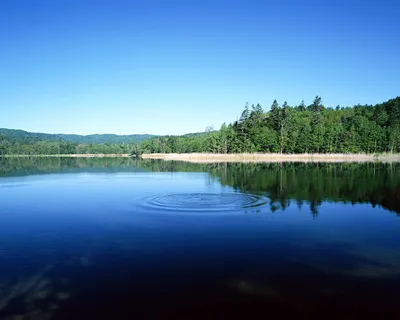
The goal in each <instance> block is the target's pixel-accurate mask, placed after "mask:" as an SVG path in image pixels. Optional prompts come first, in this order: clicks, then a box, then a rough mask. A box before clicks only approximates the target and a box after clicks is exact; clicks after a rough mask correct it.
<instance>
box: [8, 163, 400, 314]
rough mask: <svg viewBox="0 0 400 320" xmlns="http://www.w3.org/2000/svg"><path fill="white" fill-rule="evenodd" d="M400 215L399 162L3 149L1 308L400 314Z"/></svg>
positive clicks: (29, 310)
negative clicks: (196, 158)
mask: <svg viewBox="0 0 400 320" xmlns="http://www.w3.org/2000/svg"><path fill="white" fill-rule="evenodd" d="M399 215H400V165H399V164H393V165H384V164H374V163H370V164H282V165H281V164H258V165H256V164H228V165H226V164H219V165H216V164H215V165H198V164H185V163H179V162H159V161H140V162H139V161H135V160H131V159H65V158H64V159H55V158H52V159H8V160H7V159H1V158H0V318H1V319H50V318H52V319H53V318H54V319H90V318H105V319H127V318H132V319H133V318H135V319H147V318H151V319H153V318H154V319H176V318H182V319H193V318H202V319H210V318H211V319H213V318H218V319H228V318H238V317H243V318H244V317H251V316H254V315H259V318H261V317H262V318H263V319H265V318H267V317H276V316H287V315H306V316H309V317H319V318H321V317H323V318H329V317H335V318H337V317H348V316H349V315H351V316H355V317H360V316H371V315H375V316H377V317H379V318H381V319H382V318H397V319H398V318H399V316H400V308H399V301H400V300H399V299H400V217H399ZM16 316H20V317H19V318H17V317H16Z"/></svg>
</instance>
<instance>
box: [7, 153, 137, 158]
mask: <svg viewBox="0 0 400 320" xmlns="http://www.w3.org/2000/svg"><path fill="white" fill-rule="evenodd" d="M0 157H4V158H30V157H37V158H49V157H52V158H60V157H61V158H116V157H122V158H129V157H132V155H130V154H103V153H98V154H29V155H27V154H7V155H0Z"/></svg>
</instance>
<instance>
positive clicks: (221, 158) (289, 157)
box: [142, 153, 400, 163]
mask: <svg viewBox="0 0 400 320" xmlns="http://www.w3.org/2000/svg"><path fill="white" fill-rule="evenodd" d="M142 158H143V159H161V160H176V161H188V162H198V163H211V162H367V161H384V162H400V154H391V153H385V154H376V155H375V154H333V153H332V154H280V153H265V154H259V153H240V154H213V153H151V154H143V155H142Z"/></svg>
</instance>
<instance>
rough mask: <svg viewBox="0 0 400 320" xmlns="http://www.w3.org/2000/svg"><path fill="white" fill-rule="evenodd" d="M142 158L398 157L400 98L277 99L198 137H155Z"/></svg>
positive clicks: (248, 108) (142, 148)
mask: <svg viewBox="0 0 400 320" xmlns="http://www.w3.org/2000/svg"><path fill="white" fill-rule="evenodd" d="M139 151H140V153H186V152H212V153H241V152H246V153H247V152H249V153H250V152H260V153H264V152H281V153H380V152H400V97H397V98H395V99H391V100H389V101H387V102H385V103H382V104H377V105H375V106H372V105H357V106H354V107H345V108H343V107H342V108H341V107H339V106H337V107H336V108H326V107H325V106H324V105H323V104H322V99H321V97H318V96H317V97H315V99H314V101H313V103H312V104H311V105H308V106H306V105H305V104H304V102H302V103H300V104H299V105H297V106H289V105H288V104H287V103H286V102H284V103H283V104H282V105H279V104H278V102H277V101H276V100H275V101H274V102H273V103H272V105H271V108H270V110H269V111H267V112H265V111H264V110H263V108H262V107H261V106H260V105H259V104H257V105H252V106H249V105H248V104H246V106H245V108H244V110H243V112H242V114H241V115H240V118H239V119H238V120H237V121H235V122H234V123H231V124H229V125H226V124H223V125H222V126H221V129H220V130H219V131H214V132H209V133H208V134H205V135H200V136H187V137H184V136H181V137H177V136H169V137H157V138H153V139H150V140H146V141H143V142H142V143H141V144H140V150H139Z"/></svg>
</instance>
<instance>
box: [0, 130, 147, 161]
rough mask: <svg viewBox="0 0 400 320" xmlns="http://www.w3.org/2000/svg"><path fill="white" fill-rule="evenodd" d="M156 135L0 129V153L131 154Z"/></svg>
mask: <svg viewBox="0 0 400 320" xmlns="http://www.w3.org/2000/svg"><path fill="white" fill-rule="evenodd" d="M151 137H154V136H153V135H140V134H138V135H126V136H119V135H115V134H94V135H88V136H81V135H74V134H46V133H32V132H27V131H23V130H13V129H0V155H5V154H8V155H10V154H14V155H37V154H43V155H47V154H99V153H105V154H132V153H134V152H136V150H137V147H136V145H137V144H138V143H139V142H141V141H143V140H145V139H149V138H151Z"/></svg>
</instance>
